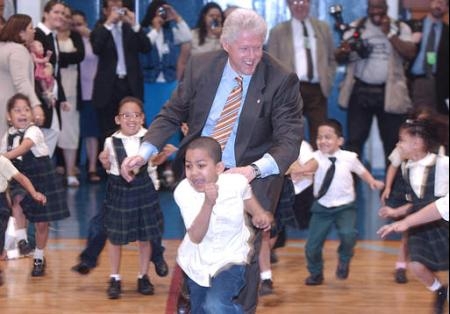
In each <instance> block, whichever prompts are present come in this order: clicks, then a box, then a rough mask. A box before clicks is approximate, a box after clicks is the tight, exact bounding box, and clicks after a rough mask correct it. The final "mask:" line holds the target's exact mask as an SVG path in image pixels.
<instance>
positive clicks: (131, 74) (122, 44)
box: [90, 0, 151, 145]
mask: <svg viewBox="0 0 450 314" xmlns="http://www.w3.org/2000/svg"><path fill="white" fill-rule="evenodd" d="M102 13H103V16H102V18H101V19H100V21H98V23H97V24H96V27H95V29H94V30H93V31H92V33H91V36H90V40H91V44H92V49H93V52H94V54H96V55H97V57H98V66H97V74H96V76H95V79H94V88H93V94H92V103H93V105H94V106H95V107H96V108H98V109H99V110H101V111H102V114H101V115H99V121H98V122H99V127H100V132H101V137H102V139H104V138H106V137H107V136H109V135H111V134H112V133H113V132H114V131H115V130H116V129H117V125H116V123H115V120H114V117H115V115H116V113H117V109H118V105H119V102H120V101H121V100H122V99H123V98H124V97H126V96H133V97H136V98H139V99H143V96H144V83H143V81H142V69H141V65H140V62H139V53H144V52H147V51H149V50H150V48H151V46H150V41H149V40H148V38H147V37H146V36H145V33H144V32H143V31H142V30H141V28H140V25H139V24H138V23H136V17H135V14H134V12H132V11H130V10H129V9H128V8H126V7H124V6H123V3H122V0H103V9H102ZM100 144H101V145H102V144H103V141H101V142H100Z"/></svg>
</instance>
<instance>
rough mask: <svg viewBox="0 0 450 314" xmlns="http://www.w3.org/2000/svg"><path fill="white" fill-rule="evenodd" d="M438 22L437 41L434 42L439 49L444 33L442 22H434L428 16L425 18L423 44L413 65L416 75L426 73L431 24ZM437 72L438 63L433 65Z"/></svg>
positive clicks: (413, 71) (412, 68)
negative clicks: (424, 66)
mask: <svg viewBox="0 0 450 314" xmlns="http://www.w3.org/2000/svg"><path fill="white" fill-rule="evenodd" d="M433 23H436V29H435V31H436V41H435V42H434V44H435V46H434V50H435V51H437V49H438V46H439V41H440V39H441V33H442V22H433V21H431V20H430V19H429V18H428V17H427V18H425V19H424V20H423V32H422V44H421V46H420V51H419V53H418V55H417V58H416V60H415V62H414V64H413V66H412V67H411V73H412V74H414V75H424V74H425V69H424V68H423V64H424V58H426V57H427V56H426V53H427V52H426V51H425V50H426V48H427V42H426V40H427V38H428V37H429V35H430V31H431V25H432V24H433ZM434 72H436V64H435V65H434V66H433V73H434Z"/></svg>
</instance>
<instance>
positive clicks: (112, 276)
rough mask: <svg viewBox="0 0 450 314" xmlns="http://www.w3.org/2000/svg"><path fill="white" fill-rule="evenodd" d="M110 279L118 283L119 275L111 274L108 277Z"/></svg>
mask: <svg viewBox="0 0 450 314" xmlns="http://www.w3.org/2000/svg"><path fill="white" fill-rule="evenodd" d="M109 277H110V278H114V279H115V280H117V281H120V275H119V274H111V275H109Z"/></svg>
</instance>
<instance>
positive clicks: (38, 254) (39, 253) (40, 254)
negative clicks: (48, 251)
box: [34, 248, 44, 260]
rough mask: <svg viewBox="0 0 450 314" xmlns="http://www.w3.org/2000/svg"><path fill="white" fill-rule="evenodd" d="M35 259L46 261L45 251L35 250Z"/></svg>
mask: <svg viewBox="0 0 450 314" xmlns="http://www.w3.org/2000/svg"><path fill="white" fill-rule="evenodd" d="M34 258H35V259H42V260H43V259H44V250H41V249H38V248H36V249H35V250H34Z"/></svg>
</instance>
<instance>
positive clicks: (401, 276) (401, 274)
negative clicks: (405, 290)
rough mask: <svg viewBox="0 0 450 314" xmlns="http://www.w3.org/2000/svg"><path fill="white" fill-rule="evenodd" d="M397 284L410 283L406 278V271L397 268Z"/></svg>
mask: <svg viewBox="0 0 450 314" xmlns="http://www.w3.org/2000/svg"><path fill="white" fill-rule="evenodd" d="M395 282H396V283H400V284H403V283H407V282H408V277H406V269H404V268H397V269H396V270H395Z"/></svg>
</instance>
